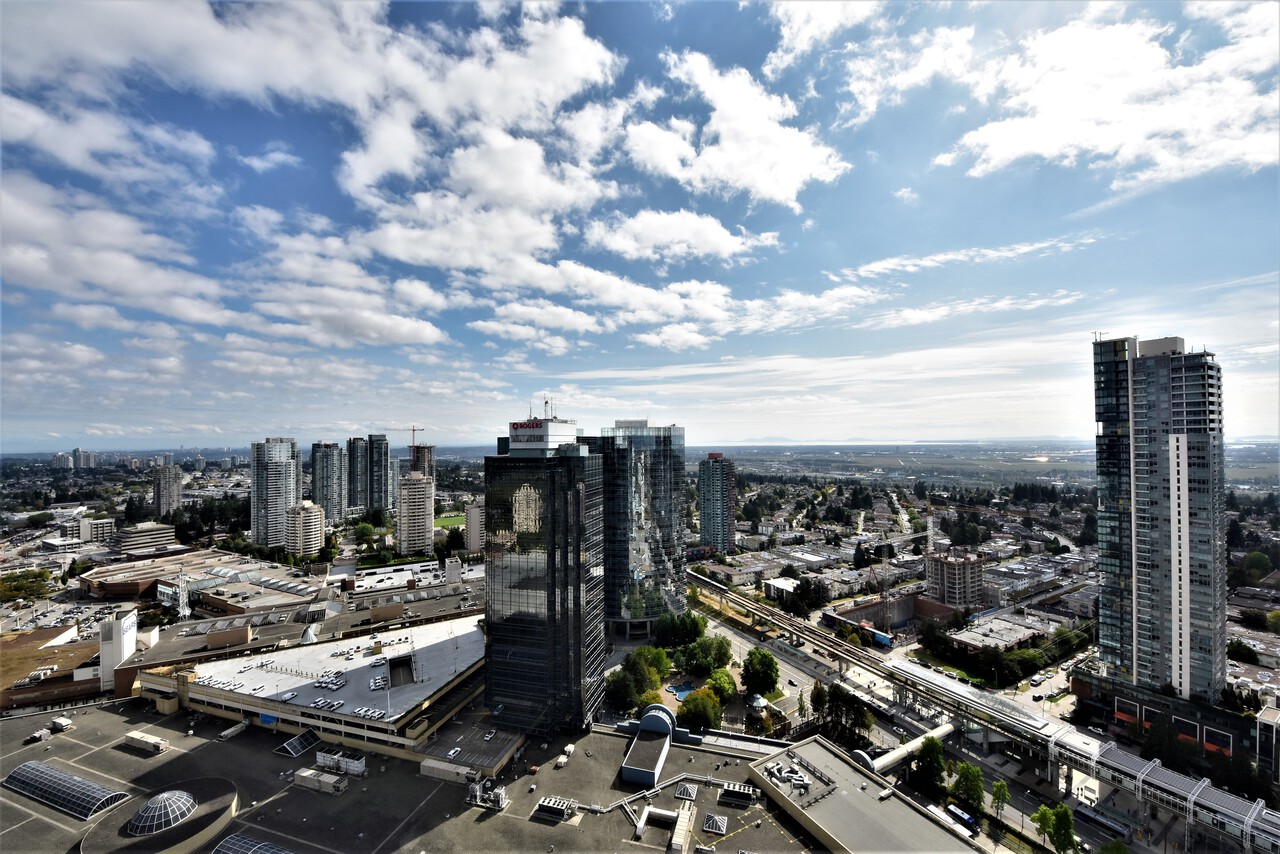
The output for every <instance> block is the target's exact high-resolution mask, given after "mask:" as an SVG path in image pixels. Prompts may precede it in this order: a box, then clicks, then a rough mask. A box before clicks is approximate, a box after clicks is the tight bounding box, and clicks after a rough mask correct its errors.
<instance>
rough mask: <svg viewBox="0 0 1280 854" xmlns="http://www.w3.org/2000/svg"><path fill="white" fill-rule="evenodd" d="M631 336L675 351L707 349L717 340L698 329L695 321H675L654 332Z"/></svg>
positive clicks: (660, 347)
mask: <svg viewBox="0 0 1280 854" xmlns="http://www.w3.org/2000/svg"><path fill="white" fill-rule="evenodd" d="M631 337H632V338H634V339H635V340H636V341H639V342H640V343H641V344H647V345H649V346H650V347H657V348H659V349H662V350H673V351H675V352H680V351H681V350H705V349H706V348H707V347H708V346H710V344H711V342H712V341H714V340H716V339H715V338H713V337H709V336H707V335H704V334H703V333H702V332H700V331H699V330H698V327H697V325H696V324H693V323H673V324H671V325H669V326H663V327H660V328H659V329H657V330H655V331H653V332H639V333H636V334H635V335H633V336H631Z"/></svg>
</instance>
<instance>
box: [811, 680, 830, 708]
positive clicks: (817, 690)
mask: <svg viewBox="0 0 1280 854" xmlns="http://www.w3.org/2000/svg"><path fill="white" fill-rule="evenodd" d="M809 703H810V705H812V706H813V714H814V715H815V716H817V717H819V718H820V717H822V713H823V711H824V710H825V709H826V708H827V686H826V685H823V684H822V680H821V679H815V680H813V690H812V691H810V692H809Z"/></svg>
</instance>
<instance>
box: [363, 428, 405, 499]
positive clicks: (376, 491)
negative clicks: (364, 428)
mask: <svg viewBox="0 0 1280 854" xmlns="http://www.w3.org/2000/svg"><path fill="white" fill-rule="evenodd" d="M392 462H393V461H392V459H391V443H390V442H388V441H387V437H386V435H385V434H383V433H370V434H369V504H368V506H369V507H370V508H373V507H380V508H382V509H384V510H389V509H391V508H392V507H395V506H396V493H395V489H396V480H397V478H398V477H399V475H398V473H397V472H396V470H395V468H394V467H393V465H392Z"/></svg>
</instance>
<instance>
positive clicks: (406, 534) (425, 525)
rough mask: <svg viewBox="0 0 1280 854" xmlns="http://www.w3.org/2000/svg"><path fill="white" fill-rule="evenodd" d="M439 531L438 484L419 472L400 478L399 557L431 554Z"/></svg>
mask: <svg viewBox="0 0 1280 854" xmlns="http://www.w3.org/2000/svg"><path fill="white" fill-rule="evenodd" d="M435 530H436V482H435V481H434V480H432V479H431V478H429V477H427V476H426V475H425V474H423V473H422V472H420V471H412V472H409V473H408V474H407V475H405V476H404V477H402V478H400V496H399V501H398V509H397V510H396V554H402V555H409V554H420V553H422V552H426V553H428V554H430V553H431V550H432V548H433V546H434V544H435V543H434V539H435Z"/></svg>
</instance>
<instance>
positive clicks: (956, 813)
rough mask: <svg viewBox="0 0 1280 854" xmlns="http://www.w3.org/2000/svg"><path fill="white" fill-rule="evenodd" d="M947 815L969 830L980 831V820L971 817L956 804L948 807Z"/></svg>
mask: <svg viewBox="0 0 1280 854" xmlns="http://www.w3.org/2000/svg"><path fill="white" fill-rule="evenodd" d="M947 815H949V816H951V817H952V818H953V819H955V820H956V821H958V822H960V823H961V824H962V825H964V826H965V827H966V828H968V829H969V830H977V829H978V820H977V819H976V818H974V817H973V816H971V815H969V814H968V813H967V812H965V811H964V810H962V809H960V807H958V806H956V805H955V804H951V805H950V806H948V807H947Z"/></svg>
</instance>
